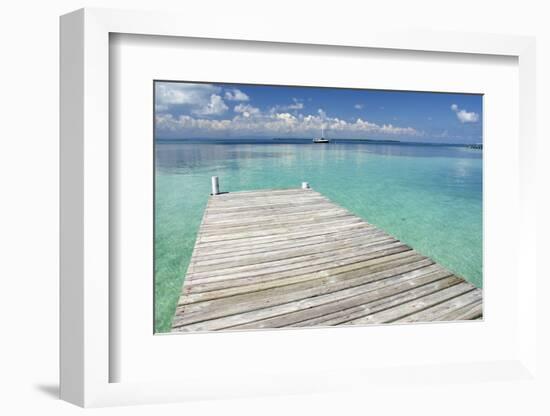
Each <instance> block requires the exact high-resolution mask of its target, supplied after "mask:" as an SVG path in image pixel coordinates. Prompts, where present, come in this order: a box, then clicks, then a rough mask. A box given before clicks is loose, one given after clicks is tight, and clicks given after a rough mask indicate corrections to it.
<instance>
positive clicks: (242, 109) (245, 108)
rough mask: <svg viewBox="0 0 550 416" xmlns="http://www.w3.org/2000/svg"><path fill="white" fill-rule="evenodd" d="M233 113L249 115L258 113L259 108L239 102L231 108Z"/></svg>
mask: <svg viewBox="0 0 550 416" xmlns="http://www.w3.org/2000/svg"><path fill="white" fill-rule="evenodd" d="M233 111H234V112H235V113H241V114H242V115H243V116H244V117H250V116H253V115H256V114H259V113H260V109H259V108H256V107H253V106H251V105H249V104H239V105H236V106H235V107H234V108H233Z"/></svg>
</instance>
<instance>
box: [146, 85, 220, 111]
mask: <svg viewBox="0 0 550 416" xmlns="http://www.w3.org/2000/svg"><path fill="white" fill-rule="evenodd" d="M220 94H221V88H220V87H217V86H215V85H212V84H190V83H175V82H159V83H157V84H156V90H155V100H156V101H155V108H156V110H157V111H170V110H172V109H173V108H185V109H187V110H189V112H191V113H192V114H196V115H200V116H215V115H220V114H223V113H224V112H225V111H227V109H228V107H227V105H226V104H225V102H224V101H223V99H222V97H221V95H220Z"/></svg>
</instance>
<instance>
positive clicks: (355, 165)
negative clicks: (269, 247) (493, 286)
mask: <svg viewBox="0 0 550 416" xmlns="http://www.w3.org/2000/svg"><path fill="white" fill-rule="evenodd" d="M155 151H156V184H155V329H156V331H158V332H164V331H168V330H169V328H170V322H171V319H172V316H173V314H174V310H175V306H176V303H177V300H178V297H179V293H180V289H181V285H182V283H183V279H184V277H185V272H186V270H187V265H188V262H189V259H190V257H191V253H192V250H193V246H194V243H195V236H196V233H197V230H198V227H199V224H200V221H201V219H202V214H203V211H204V207H205V205H206V202H207V199H208V196H209V192H210V178H211V176H213V175H217V176H218V177H219V179H220V188H221V190H222V191H241V190H250V189H262V188H296V187H299V186H300V184H301V182H302V181H307V182H309V183H310V185H311V187H312V188H313V189H315V190H316V191H319V192H321V193H322V194H324V195H325V196H327V197H328V198H330V199H331V200H332V201H334V202H336V203H338V204H340V205H342V206H343V207H345V208H347V209H348V210H350V211H352V212H353V213H355V214H357V215H359V216H360V217H362V218H364V219H365V220H367V221H368V222H370V223H372V224H375V225H377V226H379V227H381V228H383V229H384V230H386V231H387V232H388V233H390V234H392V235H393V236H395V237H396V238H398V239H400V240H402V241H404V242H405V243H407V244H409V245H410V246H412V247H413V248H414V249H416V250H417V251H419V252H421V253H422V254H424V255H427V256H429V257H431V258H433V259H434V260H436V261H438V262H439V263H441V264H442V265H443V266H445V267H447V268H448V269H450V270H452V271H453V272H455V273H457V274H459V275H461V276H463V277H464V278H466V279H467V280H469V281H470V282H472V283H473V284H475V285H476V286H478V287H481V286H482V158H481V152H480V151H479V150H472V149H468V148H464V147H452V146H449V147H447V146H445V147H443V146H429V145H405V144H371V143H349V142H336V143H331V144H329V145H313V144H311V142H310V141H303V142H290V141H273V140H243V141H239V142H237V141H236V140H231V141H215V140H210V141H208V140H202V141H200V142H183V141H182V142H177V143H163V142H157V144H156V148H155Z"/></svg>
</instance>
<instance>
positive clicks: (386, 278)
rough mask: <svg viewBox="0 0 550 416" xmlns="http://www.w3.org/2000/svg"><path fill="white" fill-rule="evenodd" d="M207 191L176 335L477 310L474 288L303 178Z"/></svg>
mask: <svg viewBox="0 0 550 416" xmlns="http://www.w3.org/2000/svg"><path fill="white" fill-rule="evenodd" d="M212 189H213V195H212V196H211V197H210V198H209V201H208V204H207V207H206V210H205V212H204V217H203V220H202V224H201V226H200V229H199V232H198V236H197V240H196V244H195V248H194V251H193V255H192V258H191V261H190V265H189V268H188V271H187V276H186V278H185V281H184V284H183V288H182V293H181V297H180V299H179V302H178V305H177V309H176V313H175V315H174V318H173V322H172V331H174V332H188V331H214V330H225V329H230V330H241V329H258V328H281V327H310V326H333V325H365V324H382V323H392V322H427V321H454V320H470V319H480V318H481V316H482V291H481V290H480V289H478V288H476V287H475V286H473V285H472V284H470V283H468V282H466V281H465V280H464V279H463V278H461V277H459V276H456V275H454V274H453V273H452V272H450V271H448V270H446V269H445V268H443V267H442V266H440V265H439V264H437V263H435V262H434V261H433V260H431V259H430V258H428V257H426V256H423V255H422V254H420V253H418V252H416V251H415V250H413V249H411V247H409V246H407V245H406V244H403V243H402V242H400V241H399V240H397V239H395V238H394V237H392V236H390V235H389V234H387V233H386V232H384V231H383V230H381V229H379V228H377V227H375V226H373V225H371V224H369V223H367V222H366V221H365V220H363V219H361V218H359V217H358V216H356V215H354V214H352V213H350V212H349V211H347V210H346V209H344V208H342V207H340V206H338V205H336V204H335V203H333V202H331V201H330V200H329V199H327V198H326V197H324V196H323V195H321V194H320V193H318V192H316V191H314V190H312V189H309V187H308V185H307V184H306V183H304V184H303V185H302V189H285V190H259V191H245V192H232V193H224V194H223V193H222V194H218V192H219V187H218V181H217V179H216V180H215V181H214V179H213V182H212Z"/></svg>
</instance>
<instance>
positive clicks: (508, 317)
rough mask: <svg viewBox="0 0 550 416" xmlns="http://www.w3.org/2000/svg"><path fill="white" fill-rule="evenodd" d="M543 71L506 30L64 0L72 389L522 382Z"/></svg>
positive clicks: (120, 396)
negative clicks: (315, 22) (94, 5)
mask: <svg viewBox="0 0 550 416" xmlns="http://www.w3.org/2000/svg"><path fill="white" fill-rule="evenodd" d="M327 36H328V37H327ZM533 71H534V42H533V40H532V39H531V38H522V37H514V36H490V35H480V34H438V35H437V36H434V35H433V34H426V33H422V32H407V33H406V34H405V33H399V32H391V33H390V32H383V31H382V32H381V31H377V30H375V29H372V30H368V31H366V32H365V33H363V34H362V36H361V38H357V37H356V36H355V35H354V34H352V33H351V32H348V31H345V30H344V31H342V32H341V33H339V34H338V35H336V34H334V33H331V34H330V36H329V35H328V34H327V33H326V32H324V31H321V30H319V31H312V32H308V33H307V34H304V33H303V31H300V30H298V28H296V29H291V30H288V31H285V32H284V33H281V32H280V31H279V30H278V28H277V27H276V26H271V25H269V24H267V25H265V26H264V27H263V29H262V30H258V29H255V30H253V29H251V30H250V32H249V34H248V35H247V36H246V37H244V36H242V35H236V34H234V32H232V30H231V27H230V26H224V25H221V26H215V27H210V28H205V27H204V26H203V25H201V24H200V23H199V22H187V24H186V25H182V24H181V19H180V16H177V15H171V14H166V13H145V12H123V11H113V10H95V9H92V10H89V9H86V10H80V11H77V12H74V13H72V14H69V15H66V16H63V17H62V19H61V80H62V87H61V102H62V105H61V113H62V119H61V190H62V193H61V206H62V217H61V218H62V221H61V240H62V259H61V271H62V272H61V396H62V398H63V399H65V400H68V401H70V402H73V403H76V404H79V405H82V406H105V405H113V404H136V403H155V402H164V401H183V400H193V399H196V398H230V397H253V396H258V395H265V394H268V395H269V394H299V393H319V392H329V391H341V390H348V389H352V390H354V391H356V390H357V389H359V390H361V389H364V388H368V389H370V390H369V391H378V390H380V391H382V390H383V387H381V386H383V385H387V384H388V383H390V384H392V385H393V383H395V380H399V381H400V383H402V385H400V386H398V385H395V386H394V387H395V389H396V391H398V390H399V389H406V388H407V385H410V384H411V383H415V384H418V383H420V385H424V384H423V383H425V385H426V386H427V385H428V384H429V383H433V382H434V380H435V381H436V382H438V383H443V384H445V383H447V382H449V381H450V380H453V381H456V380H465V382H467V383H480V382H482V381H487V380H491V381H499V380H512V381H515V380H518V381H521V380H526V379H530V378H531V374H532V373H531V372H532V370H533V368H534V365H535V364H534V349H535V347H536V338H535V326H534V325H535V324H534V322H535V319H534V316H535V314H536V304H535V302H533V299H534V294H535V287H536V279H537V276H536V271H535V270H534V269H533V267H534V266H533V264H534V262H533V261H532V255H533V254H532V253H533V250H530V245H529V244H534V242H533V241H534V240H533V239H532V234H531V231H530V230H533V229H534V224H533V219H532V218H531V217H530V216H529V214H528V213H529V209H530V208H531V207H530V205H529V204H532V203H533V202H532V199H531V198H529V195H530V193H531V192H533V190H532V189H531V188H530V187H529V186H528V180H529V177H530V175H532V172H533V171H532V169H533V166H534V163H533V161H534V153H533V152H532V149H531V148H530V143H532V141H533V140H534V130H533V125H534V123H533V122H532V121H533V117H534V115H535V112H534V111H532V110H533V108H534V106H535V103H534V91H535V81H534V77H533ZM518 149H519V151H518ZM504 234H506V236H507V238H506V239H504V238H502V236H503V235H504ZM519 270H522V274H521V280H522V284H521V289H519V290H518V287H519V285H518V279H519ZM426 383H427V384H426ZM381 397H382V396H381Z"/></svg>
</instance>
